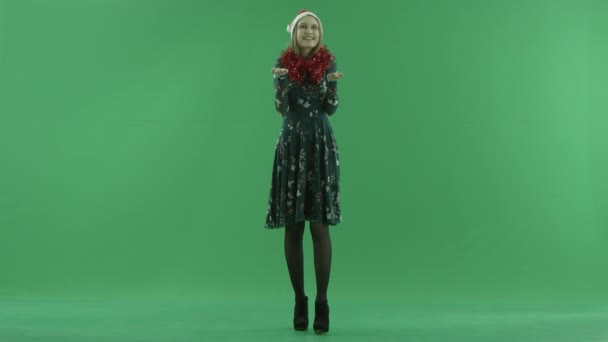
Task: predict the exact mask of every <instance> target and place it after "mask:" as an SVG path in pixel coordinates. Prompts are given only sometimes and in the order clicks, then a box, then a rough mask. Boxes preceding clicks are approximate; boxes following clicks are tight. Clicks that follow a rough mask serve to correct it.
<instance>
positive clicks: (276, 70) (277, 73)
mask: <svg viewBox="0 0 608 342" xmlns="http://www.w3.org/2000/svg"><path fill="white" fill-rule="evenodd" d="M270 71H271V72H272V74H273V75H275V76H279V77H281V76H285V75H287V73H288V72H289V70H287V69H285V68H272V69H270Z"/></svg>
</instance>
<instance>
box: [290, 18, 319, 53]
mask: <svg viewBox="0 0 608 342" xmlns="http://www.w3.org/2000/svg"><path fill="white" fill-rule="evenodd" d="M319 36H320V33H319V23H318V22H317V19H315V18H314V17H312V16H310V15H307V16H305V17H303V18H302V19H300V20H299V21H298V25H297V26H296V42H297V44H298V46H299V47H300V48H303V49H311V48H314V47H316V46H317V44H318V43H319Z"/></svg>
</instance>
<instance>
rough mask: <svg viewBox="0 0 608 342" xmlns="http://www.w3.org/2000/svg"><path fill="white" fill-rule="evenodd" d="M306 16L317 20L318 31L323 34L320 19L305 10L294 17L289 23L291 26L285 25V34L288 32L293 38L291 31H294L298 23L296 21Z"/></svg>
mask: <svg viewBox="0 0 608 342" xmlns="http://www.w3.org/2000/svg"><path fill="white" fill-rule="evenodd" d="M307 15H310V16H312V17H313V18H315V19H317V21H318V22H319V29H320V31H321V32H323V25H321V19H319V17H317V15H316V14H314V13H312V12H311V11H309V10H305V9H303V10H301V11H300V12H298V15H296V17H295V18H294V19H293V20H292V21H291V24H289V25H287V32H289V34H290V35H292V36H293V31H294V30H295V29H296V24H297V23H298V20H300V19H302V18H303V17H305V16H307Z"/></svg>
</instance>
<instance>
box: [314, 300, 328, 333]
mask: <svg viewBox="0 0 608 342" xmlns="http://www.w3.org/2000/svg"><path fill="white" fill-rule="evenodd" d="M313 328H314V329H315V333H317V334H324V333H326V332H328V331H329V305H327V302H316V303H315V323H314V324H313Z"/></svg>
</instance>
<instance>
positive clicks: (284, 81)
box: [274, 60, 289, 115]
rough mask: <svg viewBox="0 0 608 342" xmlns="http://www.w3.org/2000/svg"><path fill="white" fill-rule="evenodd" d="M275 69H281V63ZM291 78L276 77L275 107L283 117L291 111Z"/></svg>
mask: <svg viewBox="0 0 608 342" xmlns="http://www.w3.org/2000/svg"><path fill="white" fill-rule="evenodd" d="M274 67H275V68H281V63H280V62H279V61H278V60H277V62H276V63H275V66H274ZM288 94H289V76H288V75H284V76H280V77H279V76H276V75H274V105H275V108H276V109H277V112H279V113H280V114H281V115H285V113H287V111H289V96H288Z"/></svg>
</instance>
